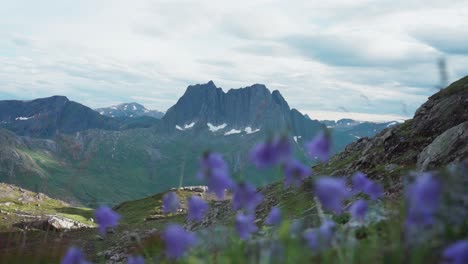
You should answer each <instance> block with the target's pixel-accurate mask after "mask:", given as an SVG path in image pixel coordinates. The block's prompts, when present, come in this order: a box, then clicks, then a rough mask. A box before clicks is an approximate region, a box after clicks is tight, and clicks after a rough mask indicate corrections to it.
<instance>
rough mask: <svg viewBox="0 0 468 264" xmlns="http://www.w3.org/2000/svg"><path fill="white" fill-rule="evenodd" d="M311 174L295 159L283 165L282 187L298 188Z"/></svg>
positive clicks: (308, 169)
mask: <svg viewBox="0 0 468 264" xmlns="http://www.w3.org/2000/svg"><path fill="white" fill-rule="evenodd" d="M311 174H312V170H311V169H310V168H309V167H308V166H305V165H303V164H301V163H300V162H299V161H297V160H295V159H290V160H288V161H287V162H286V163H285V164H284V185H285V186H290V185H292V186H294V187H299V186H300V185H301V184H302V182H303V181H304V180H305V179H306V178H307V177H309V176H310V175H311Z"/></svg>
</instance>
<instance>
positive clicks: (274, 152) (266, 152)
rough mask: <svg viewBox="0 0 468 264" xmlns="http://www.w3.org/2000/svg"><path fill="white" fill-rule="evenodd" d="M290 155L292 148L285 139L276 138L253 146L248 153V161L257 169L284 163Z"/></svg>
mask: <svg viewBox="0 0 468 264" xmlns="http://www.w3.org/2000/svg"><path fill="white" fill-rule="evenodd" d="M291 155H292V147H291V143H290V142H289V139H288V138H287V137H277V138H274V139H270V140H269V141H267V142H264V143H259V144H257V145H255V146H254V147H253V148H252V149H251V151H250V160H251V161H252V163H253V164H254V165H255V166H256V167H257V168H259V169H263V168H268V167H271V166H274V165H277V164H279V163H281V162H284V161H286V160H288V159H289V158H290V156H291Z"/></svg>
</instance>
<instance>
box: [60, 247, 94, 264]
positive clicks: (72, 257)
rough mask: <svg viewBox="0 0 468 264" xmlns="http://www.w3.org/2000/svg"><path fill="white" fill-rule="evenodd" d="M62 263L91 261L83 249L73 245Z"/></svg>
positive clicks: (79, 263) (81, 263)
mask: <svg viewBox="0 0 468 264" xmlns="http://www.w3.org/2000/svg"><path fill="white" fill-rule="evenodd" d="M60 263H61V264H89V263H90V262H88V261H86V259H85V257H84V254H83V251H81V249H79V248H76V247H71V248H69V249H68V251H67V253H65V256H63V258H62V261H61V262H60Z"/></svg>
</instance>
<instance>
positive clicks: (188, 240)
mask: <svg viewBox="0 0 468 264" xmlns="http://www.w3.org/2000/svg"><path fill="white" fill-rule="evenodd" d="M163 238H164V241H165V244H166V255H167V257H168V258H171V259H177V258H180V257H182V256H184V255H185V252H186V251H187V250H188V249H189V248H190V247H192V246H194V245H195V244H196V243H197V237H196V236H195V234H193V233H192V232H188V231H185V229H184V228H183V227H182V226H180V225H176V224H170V225H168V226H167V227H166V229H165V230H164V233H163Z"/></svg>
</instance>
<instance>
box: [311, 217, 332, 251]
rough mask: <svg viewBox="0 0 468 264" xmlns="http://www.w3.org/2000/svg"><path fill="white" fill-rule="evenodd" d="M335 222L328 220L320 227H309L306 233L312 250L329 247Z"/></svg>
mask: <svg viewBox="0 0 468 264" xmlns="http://www.w3.org/2000/svg"><path fill="white" fill-rule="evenodd" d="M334 228H335V223H334V222H333V221H330V220H327V221H326V222H325V223H323V224H322V225H321V226H320V227H319V228H314V229H309V230H307V231H306V232H305V233H304V238H305V240H306V241H307V245H308V246H309V248H310V249H312V250H321V249H325V248H327V247H328V246H329V245H330V243H331V240H332V238H333V234H334Z"/></svg>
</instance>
